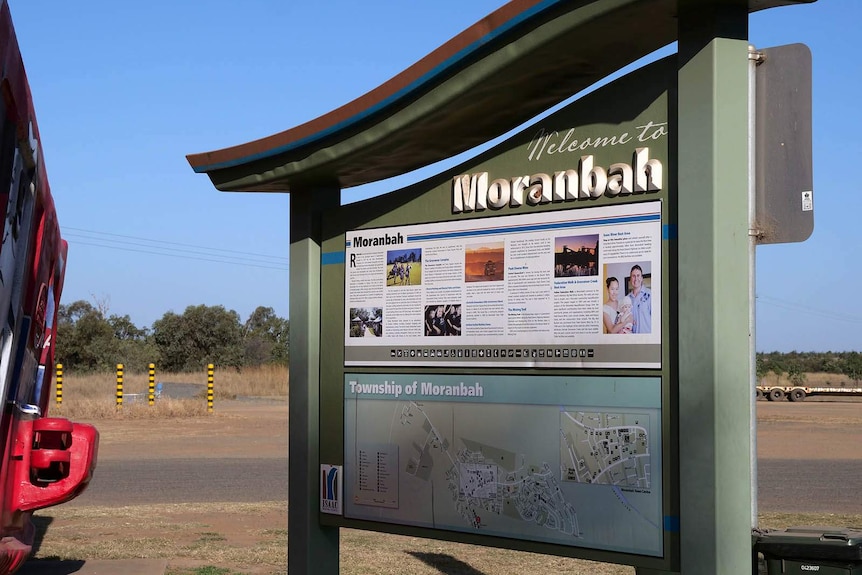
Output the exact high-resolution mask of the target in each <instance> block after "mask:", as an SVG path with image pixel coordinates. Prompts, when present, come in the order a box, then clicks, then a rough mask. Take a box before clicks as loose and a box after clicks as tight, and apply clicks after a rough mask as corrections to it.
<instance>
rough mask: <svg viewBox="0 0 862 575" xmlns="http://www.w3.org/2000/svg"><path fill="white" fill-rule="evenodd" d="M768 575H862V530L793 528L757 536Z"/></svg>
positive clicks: (756, 544)
mask: <svg viewBox="0 0 862 575" xmlns="http://www.w3.org/2000/svg"><path fill="white" fill-rule="evenodd" d="M755 550H756V551H758V552H760V553H762V554H763V556H764V559H765V560H766V565H767V573H768V575H809V574H812V573H817V574H818V575H862V530H859V529H852V528H834V527H808V526H803V527H791V528H789V529H786V530H767V531H761V532H759V533H758V534H757V537H756V542H755Z"/></svg>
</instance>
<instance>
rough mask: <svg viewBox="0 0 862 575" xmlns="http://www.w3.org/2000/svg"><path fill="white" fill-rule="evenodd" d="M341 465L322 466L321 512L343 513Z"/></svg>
mask: <svg viewBox="0 0 862 575" xmlns="http://www.w3.org/2000/svg"><path fill="white" fill-rule="evenodd" d="M341 483H342V481H341V465H321V466H320V512H321V513H330V514H332V515H341V493H342V488H341Z"/></svg>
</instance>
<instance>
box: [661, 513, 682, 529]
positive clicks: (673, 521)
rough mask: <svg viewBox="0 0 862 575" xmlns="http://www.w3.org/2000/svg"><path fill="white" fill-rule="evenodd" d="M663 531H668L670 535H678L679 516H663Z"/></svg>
mask: <svg viewBox="0 0 862 575" xmlns="http://www.w3.org/2000/svg"><path fill="white" fill-rule="evenodd" d="M664 530H665V531H670V532H672V533H679V516H677V515H665V516H664Z"/></svg>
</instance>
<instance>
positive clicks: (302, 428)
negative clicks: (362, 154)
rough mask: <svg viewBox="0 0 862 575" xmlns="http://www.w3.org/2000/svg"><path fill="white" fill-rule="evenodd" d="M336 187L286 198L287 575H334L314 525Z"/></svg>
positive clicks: (328, 542) (330, 550)
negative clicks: (328, 227)
mask: <svg viewBox="0 0 862 575" xmlns="http://www.w3.org/2000/svg"><path fill="white" fill-rule="evenodd" d="M339 203H340V191H339V189H338V188H329V189H316V190H305V191H298V190H292V191H291V194H290V405H289V417H290V424H289V425H290V429H289V432H290V433H289V435H290V440H289V442H290V444H289V449H290V458H289V463H288V466H289V467H288V479H289V482H288V485H289V487H288V515H287V525H288V530H287V556H288V572H289V573H291V575H302V574H304V575H337V574H338V570H339V560H338V559H339V557H338V554H339V537H338V528H337V527H326V526H323V525H320V522H319V520H318V516H319V512H320V456H319V446H320V402H319V399H320V256H321V250H320V245H321V242H322V233H321V223H322V212H323V211H324V210H326V209H329V208H332V207H335V206H338V204H339Z"/></svg>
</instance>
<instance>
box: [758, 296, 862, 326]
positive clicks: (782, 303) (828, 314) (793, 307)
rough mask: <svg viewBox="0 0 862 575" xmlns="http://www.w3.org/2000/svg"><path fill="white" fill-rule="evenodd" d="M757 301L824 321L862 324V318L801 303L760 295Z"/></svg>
mask: <svg viewBox="0 0 862 575" xmlns="http://www.w3.org/2000/svg"><path fill="white" fill-rule="evenodd" d="M756 299H757V302H758V303H764V304H766V305H770V306H773V307H777V308H780V309H786V310H788V311H793V312H799V313H806V314H809V315H813V316H817V317H821V318H824V319H831V320H835V321H845V322H849V323H859V324H862V318H860V317H854V316H848V315H847V314H845V313H843V312H842V313H837V312H834V311H828V310H825V309H817V308H812V307H811V306H809V305H808V304H801V303H797V302H792V301H788V300H783V299H779V298H777V297H773V296H761V295H758V296H756Z"/></svg>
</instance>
